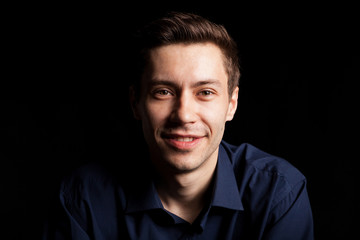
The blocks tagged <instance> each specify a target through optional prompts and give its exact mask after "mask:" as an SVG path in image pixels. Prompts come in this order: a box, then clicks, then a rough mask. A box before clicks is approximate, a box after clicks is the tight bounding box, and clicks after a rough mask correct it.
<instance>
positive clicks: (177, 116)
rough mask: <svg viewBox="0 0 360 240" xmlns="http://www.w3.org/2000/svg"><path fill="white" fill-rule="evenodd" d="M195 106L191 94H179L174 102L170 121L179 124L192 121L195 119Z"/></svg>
mask: <svg viewBox="0 0 360 240" xmlns="http://www.w3.org/2000/svg"><path fill="white" fill-rule="evenodd" d="M196 108H197V107H196V102H195V101H194V99H193V98H192V97H191V94H185V93H183V94H181V95H180V96H178V97H177V98H176V101H175V102H174V106H173V111H172V114H171V119H170V120H171V122H173V123H177V124H181V125H184V124H187V123H194V122H195V121H196V119H197V114H196Z"/></svg>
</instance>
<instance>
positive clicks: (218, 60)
mask: <svg viewBox="0 0 360 240" xmlns="http://www.w3.org/2000/svg"><path fill="white" fill-rule="evenodd" d="M148 66H149V68H148V71H147V74H146V79H147V81H151V79H161V80H173V81H178V82H181V84H184V83H186V82H191V81H204V80H207V79H212V80H215V79H216V80H219V81H220V82H222V83H225V84H226V83H227V74H226V71H225V67H224V61H223V55H222V52H221V50H220V48H219V47H217V46H216V45H215V44H212V43H196V44H172V45H167V46H161V47H158V48H155V49H152V50H150V52H149V65H148Z"/></svg>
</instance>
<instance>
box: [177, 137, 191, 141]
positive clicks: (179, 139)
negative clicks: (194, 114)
mask: <svg viewBox="0 0 360 240" xmlns="http://www.w3.org/2000/svg"><path fill="white" fill-rule="evenodd" d="M175 140H176V141H179V142H191V141H194V138H191V137H183V138H182V137H180V138H176V139H175Z"/></svg>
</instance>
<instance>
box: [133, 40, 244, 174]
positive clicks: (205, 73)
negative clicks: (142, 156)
mask: <svg viewBox="0 0 360 240" xmlns="http://www.w3.org/2000/svg"><path fill="white" fill-rule="evenodd" d="M141 88H142V90H141V96H140V100H139V102H138V103H137V104H136V105H135V107H134V113H135V116H136V117H137V118H138V119H140V120H141V121H142V125H143V131H144V136H145V140H146V142H147V143H148V145H149V150H150V154H151V159H152V161H153V162H154V163H155V164H156V165H157V166H158V167H162V168H163V167H165V168H167V169H172V170H175V171H177V172H188V171H193V170H196V169H198V168H199V167H201V166H203V165H206V164H205V163H206V162H207V161H216V160H217V156H218V147H219V144H220V141H221V139H222V137H223V133H224V128H225V122H226V121H230V120H231V119H232V118H233V116H234V113H235V111H236V107H237V94H238V88H236V89H235V91H234V92H233V93H232V94H231V97H230V98H229V93H228V77H227V74H226V71H225V68H224V63H223V58H222V53H221V51H220V49H219V48H218V47H217V46H216V45H214V44H211V43H206V44H205V43H204V44H190V45H184V44H173V45H168V46H163V47H159V48H155V49H153V50H151V52H150V64H149V68H148V69H147V71H146V72H145V74H144V77H143V79H142V83H141ZM169 167H170V168H169Z"/></svg>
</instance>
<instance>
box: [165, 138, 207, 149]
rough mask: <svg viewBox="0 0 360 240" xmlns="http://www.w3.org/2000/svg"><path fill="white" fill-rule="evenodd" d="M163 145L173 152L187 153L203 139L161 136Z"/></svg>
mask: <svg viewBox="0 0 360 240" xmlns="http://www.w3.org/2000/svg"><path fill="white" fill-rule="evenodd" d="M162 138H163V139H164V141H165V143H166V144H167V145H169V146H170V147H172V148H174V149H175V150H180V151H189V150H192V149H194V148H195V147H196V146H197V145H198V144H199V143H200V142H201V140H202V139H203V138H204V137H203V136H195V135H179V134H163V135H162Z"/></svg>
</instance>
